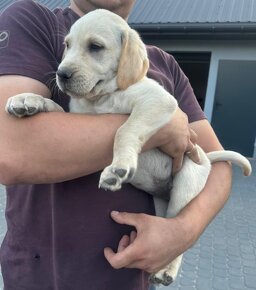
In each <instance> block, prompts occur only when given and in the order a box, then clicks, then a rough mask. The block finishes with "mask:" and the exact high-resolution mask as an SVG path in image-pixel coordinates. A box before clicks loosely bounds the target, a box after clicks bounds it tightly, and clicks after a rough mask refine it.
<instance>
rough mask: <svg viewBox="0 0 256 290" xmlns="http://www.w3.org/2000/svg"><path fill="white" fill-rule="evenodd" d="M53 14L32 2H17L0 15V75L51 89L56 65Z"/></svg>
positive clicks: (56, 46) (56, 53)
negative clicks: (38, 82) (34, 81)
mask: <svg viewBox="0 0 256 290" xmlns="http://www.w3.org/2000/svg"><path fill="white" fill-rule="evenodd" d="M54 17H55V15H54V14H53V13H52V12H51V11H50V10H48V9H47V8H46V7H44V6H42V5H38V4H37V3H36V2H34V1H24V0H23V1H17V2H15V3H14V4H13V5H11V6H10V7H9V8H7V9H6V10H5V11H4V12H3V13H2V15H1V16H0V75H22V76H27V77H31V78H33V79H36V80H39V81H40V82H42V83H44V84H46V85H47V86H48V87H49V86H50V83H51V80H53V78H54V73H55V72H56V69H57V66H58V57H57V55H58V52H59V51H60V49H61V47H58V41H57V37H56V34H58V33H60V31H57V29H56V27H58V26H57V25H56V21H57V20H56V19H55V18H54Z"/></svg>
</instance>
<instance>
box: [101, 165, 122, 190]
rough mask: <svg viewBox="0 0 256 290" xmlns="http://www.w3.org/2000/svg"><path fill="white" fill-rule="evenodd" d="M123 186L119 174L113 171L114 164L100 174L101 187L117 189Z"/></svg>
mask: <svg viewBox="0 0 256 290" xmlns="http://www.w3.org/2000/svg"><path fill="white" fill-rule="evenodd" d="M121 187H122V183H121V180H120V178H119V176H118V175H116V174H115V173H114V172H112V166H108V167H106V168H105V169H104V170H103V171H102V173H101V175H100V181H99V188H103V189H105V190H111V191H117V190H119V189H121Z"/></svg>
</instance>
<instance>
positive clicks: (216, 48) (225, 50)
mask: <svg viewBox="0 0 256 290" xmlns="http://www.w3.org/2000/svg"><path fill="white" fill-rule="evenodd" d="M150 43H151V44H155V45H157V46H159V47H161V48H162V49H164V50H165V51H175V52H210V53H211V60H210V68H209V75H208V83H207V90H206V98H205V105H204V112H205V114H206V116H207V118H208V120H209V121H210V122H211V121H212V119H213V110H214V101H215V96H216V88H217V86H216V85H217V80H218V73H219V67H220V62H221V61H223V60H234V62H235V61H238V60H242V61H249V62H250V61H251V62H254V61H256V40H255V41H254V40H250V41H248V40H236V41H233V40H161V39H159V40H157V39H154V40H152V41H151V42H150ZM255 82H256V68H255ZM252 85H254V84H252ZM224 97H225V96H223V98H224ZM241 97H242V98H245V99H244V100H245V104H246V95H243V96H242V95H241ZM251 104H252V102H250V104H249V103H248V106H249V105H250V106H251ZM230 106H232V104H230ZM253 106H254V104H253ZM247 109H248V111H249V109H250V111H251V107H250V108H249V107H248V108H246V107H245V108H244V110H247ZM254 112H255V115H254V118H252V119H251V121H250V122H249V121H247V123H245V124H244V128H243V129H242V130H248V131H250V138H249V139H248V140H247V141H246V142H249V143H250V144H249V147H250V148H251V149H250V150H249V151H250V153H248V154H249V155H250V156H254V157H256V148H255V145H254V142H255V133H256V130H255V120H256V91H255V109H254ZM223 121H225V120H224V119H223ZM253 124H254V125H253ZM234 125H236V124H234ZM252 126H254V127H253V128H252ZM228 133H229V132H226V135H227V136H228ZM222 134H223V133H222ZM224 135H225V132H224ZM227 138H228V137H227ZM237 142H238V141H237ZM241 142H242V141H241ZM235 148H236V149H237V146H235ZM252 148H254V151H253V149H252ZM231 149H232V148H231ZM238 149H239V146H238Z"/></svg>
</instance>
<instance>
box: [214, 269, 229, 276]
mask: <svg viewBox="0 0 256 290" xmlns="http://www.w3.org/2000/svg"><path fill="white" fill-rule="evenodd" d="M213 276H214V277H219V278H226V277H227V270H223V269H213Z"/></svg>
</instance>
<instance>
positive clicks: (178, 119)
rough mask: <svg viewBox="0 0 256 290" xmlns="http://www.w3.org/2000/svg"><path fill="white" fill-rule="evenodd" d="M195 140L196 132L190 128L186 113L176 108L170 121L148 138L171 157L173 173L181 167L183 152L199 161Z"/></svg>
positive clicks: (150, 142)
mask: <svg viewBox="0 0 256 290" xmlns="http://www.w3.org/2000/svg"><path fill="white" fill-rule="evenodd" d="M196 141H197V134H196V133H195V132H194V131H193V130H192V129H190V127H189V123H188V117H187V115H186V114H185V113H184V112H182V111H181V110H180V109H179V108H178V109H177V111H176V112H175V114H174V116H173V118H172V119H171V121H170V122H169V123H168V124H167V125H165V126H164V127H163V128H162V129H160V130H159V131H158V132H157V133H156V134H155V135H154V136H153V137H152V138H151V139H150V140H149V144H150V145H151V144H157V146H156V147H159V149H160V150H162V151H163V152H165V153H166V154H168V155H169V156H171V157H172V158H173V163H172V174H173V175H174V174H175V173H177V172H178V171H179V170H180V169H181V166H182V162H183V158H184V154H186V155H187V156H189V157H190V158H191V159H192V160H193V161H194V162H196V163H200V158H199V155H198V152H197V149H196V147H195V144H196ZM146 147H147V145H146Z"/></svg>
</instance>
